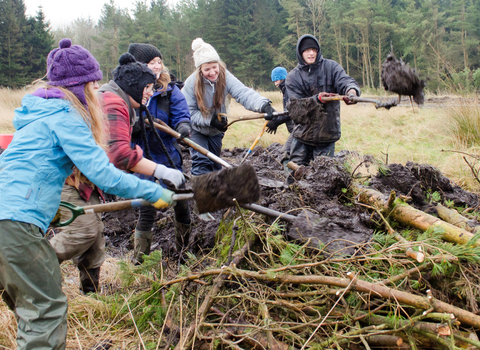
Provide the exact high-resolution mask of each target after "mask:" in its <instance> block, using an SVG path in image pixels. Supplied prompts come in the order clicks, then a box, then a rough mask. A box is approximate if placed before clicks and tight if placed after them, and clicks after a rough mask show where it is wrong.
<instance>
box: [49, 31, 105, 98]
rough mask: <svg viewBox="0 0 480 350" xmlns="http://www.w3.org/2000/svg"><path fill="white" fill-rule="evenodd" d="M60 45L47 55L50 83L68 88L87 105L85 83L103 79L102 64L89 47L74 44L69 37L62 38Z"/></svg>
mask: <svg viewBox="0 0 480 350" xmlns="http://www.w3.org/2000/svg"><path fill="white" fill-rule="evenodd" d="M58 46H59V47H58V48H56V49H53V50H52V51H50V53H49V54H48V57H47V78H48V80H49V85H52V86H62V87H65V88H67V89H68V90H70V91H71V92H72V93H73V94H74V95H75V96H77V97H78V98H79V99H80V101H81V102H82V103H83V104H85V105H86V104H87V102H86V99H85V92H84V91H85V90H84V89H85V84H86V83H88V82H91V81H97V80H102V78H103V74H102V71H101V70H100V65H99V64H98V62H97V60H96V59H95V57H93V56H92V54H91V53H90V52H88V50H87V49H85V48H83V47H82V46H80V45H73V46H72V41H71V40H70V39H68V38H67V39H62V40H60V43H59V44H58Z"/></svg>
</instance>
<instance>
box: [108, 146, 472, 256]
mask: <svg viewBox="0 0 480 350" xmlns="http://www.w3.org/2000/svg"><path fill="white" fill-rule="evenodd" d="M245 151H246V149H244V148H234V149H224V150H223V151H222V157H223V158H224V159H225V160H227V161H228V162H230V163H231V164H234V165H236V164H240V161H241V159H242V158H243V156H244V154H245ZM183 156H184V166H185V172H186V173H189V170H190V167H191V160H190V155H189V152H188V150H186V149H184V150H183ZM282 156H283V154H282V152H281V145H280V144H272V145H270V146H269V147H267V148H265V149H264V148H262V147H257V148H255V149H254V151H253V152H252V154H251V155H250V156H249V158H248V160H247V162H249V163H250V164H252V165H253V167H254V168H255V171H256V173H257V176H258V179H259V183H260V187H261V198H260V200H259V201H258V202H257V203H258V204H260V205H262V206H264V207H267V208H270V209H274V210H277V211H280V212H284V213H287V212H288V213H289V214H292V215H295V216H297V217H298V219H297V220H296V221H294V222H293V223H285V224H287V225H286V226H285V232H284V233H285V234H286V235H287V236H289V238H290V239H293V240H297V241H300V242H306V241H307V240H308V238H310V242H309V244H310V245H312V246H318V244H319V243H320V242H322V243H323V244H327V245H329V243H330V242H332V241H334V242H333V243H330V245H329V246H327V249H328V248H329V249H328V250H329V251H330V252H337V251H339V250H341V251H342V253H348V254H352V253H353V250H352V249H349V248H348V247H349V246H351V245H353V244H355V243H361V242H366V241H368V240H370V239H371V237H372V234H373V232H374V229H375V226H374V225H373V224H372V222H371V220H370V219H371V217H370V213H368V212H367V211H366V210H364V209H363V208H362V207H360V206H357V205H355V204H354V203H353V202H352V199H351V198H352V197H351V194H349V193H348V190H347V189H348V187H349V184H350V183H351V181H352V180H353V179H352V176H351V174H350V171H351V170H349V169H348V168H347V166H346V160H347V159H348V158H349V154H348V153H347V152H343V151H341V152H338V153H337V155H336V156H335V157H334V158H328V157H319V158H317V159H315V160H314V161H313V162H312V163H311V165H310V166H309V167H307V169H306V171H305V173H304V174H303V176H302V178H300V179H299V180H298V181H296V183H295V184H293V185H292V186H287V185H286V183H285V180H286V172H285V170H284V169H283V167H282V165H281V163H280V161H281V159H282ZM369 162H373V160H371V159H369V158H368V157H367V158H366V163H369ZM367 165H368V164H367ZM370 185H371V187H373V188H375V189H377V190H378V191H381V192H382V193H385V194H389V193H390V191H391V190H395V191H396V192H397V195H404V196H409V197H411V198H412V200H411V204H412V205H413V206H415V207H417V208H419V209H422V210H426V211H427V212H430V213H433V214H435V209H434V205H433V204H431V203H429V202H430V197H431V194H432V193H433V192H438V193H439V194H440V195H441V197H442V200H451V201H453V202H454V203H455V204H456V205H457V206H467V207H477V206H478V203H479V198H478V196H477V195H475V194H473V193H470V192H467V191H465V190H463V189H462V188H460V187H459V186H456V185H455V184H453V183H452V182H451V181H450V180H449V179H448V178H446V177H445V176H443V175H442V174H441V173H440V171H439V170H438V169H436V168H434V167H432V166H430V165H426V164H415V163H407V164H406V165H400V164H390V165H388V166H386V167H385V168H384V169H383V170H382V171H380V172H379V173H378V174H377V175H376V176H374V177H372V178H371V179H370ZM190 207H191V210H192V220H193V231H192V235H191V240H190V249H191V250H192V251H193V252H199V251H202V250H204V251H206V250H209V249H211V248H212V247H213V246H214V245H215V234H216V232H217V229H218V226H219V223H220V219H221V218H222V217H223V216H224V215H227V214H231V213H232V210H230V211H228V213H227V210H219V211H216V212H214V213H212V214H213V216H214V217H215V218H216V220H212V221H202V220H200V219H199V217H198V215H196V214H195V212H194V203H193V202H191V203H190ZM234 210H235V209H233V211H234ZM137 217H138V213H137V212H136V211H132V210H130V211H123V212H116V213H108V214H105V215H104V222H105V235H106V237H107V248H108V251H109V252H110V254H112V255H114V256H119V255H122V256H123V255H125V254H128V252H129V251H131V250H132V249H133V246H132V239H131V236H132V233H133V231H134V229H135V223H136V220H137ZM261 217H262V219H263V220H265V221H266V222H267V223H272V222H273V221H274V220H275V218H268V217H266V216H261ZM154 230H155V233H154V236H153V242H152V248H153V249H154V250H158V249H161V250H162V251H163V254H164V256H165V257H166V258H173V259H177V258H178V254H177V252H176V250H175V245H174V228H173V210H172V209H171V208H169V209H166V210H163V211H158V213H157V219H156V225H155V227H154Z"/></svg>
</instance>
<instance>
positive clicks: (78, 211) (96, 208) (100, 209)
mask: <svg viewBox="0 0 480 350" xmlns="http://www.w3.org/2000/svg"><path fill="white" fill-rule="evenodd" d="M191 198H193V193H181V194H174V195H173V196H172V199H173V200H174V201H181V200H186V199H191ZM150 205H152V203H151V202H149V201H146V200H144V199H132V200H129V201H121V202H112V203H104V204H95V205H86V206H84V207H79V206H77V205H75V204H73V203H70V202H65V201H61V202H60V206H61V207H63V208H65V209H68V210H70V212H71V213H72V217H70V218H69V219H68V220H66V221H60V222H58V223H56V224H55V226H56V227H62V226H67V225H70V224H71V223H72V222H73V221H75V219H76V218H78V217H79V216H80V215H85V214H95V213H108V212H111V211H119V210H126V209H131V208H140V207H146V206H150Z"/></svg>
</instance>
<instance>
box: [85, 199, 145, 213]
mask: <svg viewBox="0 0 480 350" xmlns="http://www.w3.org/2000/svg"><path fill="white" fill-rule="evenodd" d="M149 205H152V204H151V203H150V202H148V201H146V200H143V199H133V200H130V201H122V202H113V203H105V204H95V205H86V206H84V207H83V210H84V211H85V214H91V213H107V212H110V211H117V210H125V209H130V208H139V207H145V206H149Z"/></svg>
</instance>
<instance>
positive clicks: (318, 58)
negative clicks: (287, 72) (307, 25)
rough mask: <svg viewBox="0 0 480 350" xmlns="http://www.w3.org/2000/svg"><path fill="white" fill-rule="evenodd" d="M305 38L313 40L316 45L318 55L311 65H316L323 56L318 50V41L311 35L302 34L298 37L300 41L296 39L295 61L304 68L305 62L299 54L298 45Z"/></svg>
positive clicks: (319, 49)
mask: <svg viewBox="0 0 480 350" xmlns="http://www.w3.org/2000/svg"><path fill="white" fill-rule="evenodd" d="M306 38H312V39H313V40H315V42H316V43H317V45H318V53H317V59H316V60H315V63H313V64H317V63H318V62H320V61H321V60H322V59H323V56H322V51H321V48H320V44H319V43H318V40H317V38H315V37H314V36H313V35H310V34H304V35H302V36H301V37H300V39H298V41H297V60H298V64H299V65H300V66H306V65H307V64H306V63H305V60H304V59H303V57H302V53H301V52H300V44H301V42H302V41H303V40H304V39H306Z"/></svg>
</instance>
